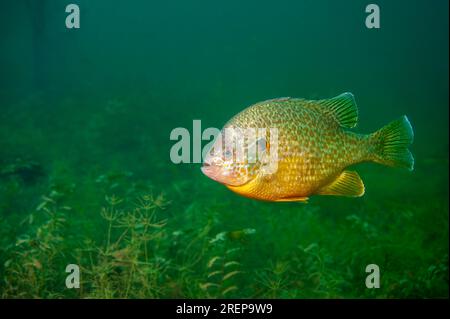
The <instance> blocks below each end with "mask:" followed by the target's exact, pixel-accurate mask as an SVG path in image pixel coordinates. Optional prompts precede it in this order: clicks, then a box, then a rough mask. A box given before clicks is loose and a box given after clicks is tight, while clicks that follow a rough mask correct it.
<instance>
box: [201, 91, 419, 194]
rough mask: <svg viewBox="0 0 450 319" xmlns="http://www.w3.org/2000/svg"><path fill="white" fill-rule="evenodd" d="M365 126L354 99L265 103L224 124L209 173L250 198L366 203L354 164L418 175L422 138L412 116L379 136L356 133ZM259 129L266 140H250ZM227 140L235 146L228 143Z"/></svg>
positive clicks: (207, 160) (208, 158)
mask: <svg viewBox="0 0 450 319" xmlns="http://www.w3.org/2000/svg"><path fill="white" fill-rule="evenodd" d="M357 122H358V107H357V105H356V101H355V97H354V95H353V94H352V93H350V92H345V93H342V94H340V95H338V96H335V97H333V98H329V99H321V100H307V99H303V98H291V97H283V98H276V99H271V100H266V101H263V102H259V103H256V104H253V105H251V106H249V107H248V108H246V109H244V110H243V111H241V112H239V113H238V114H236V115H235V116H234V117H232V118H231V119H230V120H229V121H228V122H227V123H226V124H225V125H224V127H223V129H222V130H221V131H220V134H219V135H218V137H217V138H216V139H215V140H214V141H213V142H212V143H211V144H212V146H211V147H210V149H209V150H208V152H206V153H205V156H204V157H203V159H204V160H203V165H202V167H201V171H202V172H203V174H205V175H206V176H207V177H209V178H210V179H212V180H214V181H216V182H219V183H221V184H223V185H225V186H226V187H227V188H228V189H230V190H231V191H233V192H235V193H237V194H239V195H242V196H244V197H248V198H251V199H256V200H263V201H271V202H307V201H308V199H309V197H311V196H313V195H334V196H346V197H361V196H363V195H364V193H365V186H364V183H363V181H362V179H361V177H360V176H359V174H358V173H357V172H356V171H354V170H351V169H348V167H350V166H352V165H354V164H358V163H361V162H375V163H378V164H382V165H386V166H391V167H402V168H406V169H407V170H409V171H412V170H413V169H414V157H413V155H412V153H411V152H410V150H409V149H408V147H409V146H410V145H411V144H412V143H413V139H414V132H413V128H412V126H411V123H410V121H409V120H408V117H407V116H406V115H403V116H401V117H400V118H399V119H397V120H394V121H393V122H391V123H389V124H387V125H386V126H384V127H382V128H381V129H379V130H377V131H376V132H374V133H371V134H360V133H356V132H353V131H352V130H351V129H352V128H354V127H355V126H356V125H357ZM252 130H253V132H259V131H263V134H257V133H253V135H252V134H249V133H246V132H252ZM272 131H273V132H275V133H272ZM227 132H232V133H227ZM227 134H228V137H229V138H228V140H232V141H234V142H231V143H230V142H225V143H224V140H225V141H226V140H227V139H226V136H227ZM230 136H232V138H230ZM249 136H252V137H253V138H249ZM272 137H273V139H272ZM236 141H240V142H236ZM250 150H256V151H252V152H250ZM242 154H243V155H242ZM255 154H256V155H255ZM238 155H239V156H238ZM273 167H275V169H273ZM268 168H271V169H268Z"/></svg>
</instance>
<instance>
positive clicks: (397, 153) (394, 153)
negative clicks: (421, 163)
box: [371, 115, 414, 171]
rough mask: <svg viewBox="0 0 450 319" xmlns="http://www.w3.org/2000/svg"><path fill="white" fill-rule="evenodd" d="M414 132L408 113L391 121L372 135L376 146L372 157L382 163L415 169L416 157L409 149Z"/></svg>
mask: <svg viewBox="0 0 450 319" xmlns="http://www.w3.org/2000/svg"><path fill="white" fill-rule="evenodd" d="M413 139H414V132H413V129H412V126H411V123H410V122H409V120H408V118H407V117H406V115H403V116H402V117H401V118H400V119H398V120H396V121H393V122H391V123H389V124H388V125H386V126H384V127H382V128H381V129H380V130H378V131H376V132H375V133H373V134H372V136H371V144H372V145H373V146H374V153H373V154H372V157H373V158H372V159H373V160H374V161H375V162H377V163H380V164H384V165H388V166H395V167H404V168H407V169H408V170H410V171H412V170H413V169H414V157H413V156H412V154H411V152H410V151H409V149H408V146H409V145H411V143H412V142H413Z"/></svg>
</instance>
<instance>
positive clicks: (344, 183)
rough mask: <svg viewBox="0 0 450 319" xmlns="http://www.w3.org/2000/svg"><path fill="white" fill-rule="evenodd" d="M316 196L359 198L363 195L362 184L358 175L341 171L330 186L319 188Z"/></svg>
mask: <svg viewBox="0 0 450 319" xmlns="http://www.w3.org/2000/svg"><path fill="white" fill-rule="evenodd" d="M317 194H318V195H338V196H349V197H360V196H362V195H364V183H363V181H362V180H361V177H359V175H358V173H356V172H353V171H343V172H342V173H341V175H339V176H338V177H337V178H336V179H335V180H334V181H332V182H331V183H330V184H328V185H326V186H324V187H322V188H320V189H319V190H318V191H317Z"/></svg>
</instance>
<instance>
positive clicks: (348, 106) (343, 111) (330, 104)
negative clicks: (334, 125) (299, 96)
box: [316, 92, 358, 128]
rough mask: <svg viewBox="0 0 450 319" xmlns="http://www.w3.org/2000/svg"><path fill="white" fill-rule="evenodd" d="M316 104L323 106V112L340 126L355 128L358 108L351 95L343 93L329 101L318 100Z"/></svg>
mask: <svg viewBox="0 0 450 319" xmlns="http://www.w3.org/2000/svg"><path fill="white" fill-rule="evenodd" d="M316 103H317V104H319V105H321V106H323V108H324V112H326V113H328V114H330V115H331V116H333V118H334V119H335V120H336V121H337V122H338V123H339V125H340V126H342V127H346V128H352V127H355V126H356V123H357V122H358V107H357V106H356V102H355V97H354V96H353V94H352V93H350V92H345V93H342V94H341V95H338V96H336V97H333V98H331V99H326V100H318V101H316Z"/></svg>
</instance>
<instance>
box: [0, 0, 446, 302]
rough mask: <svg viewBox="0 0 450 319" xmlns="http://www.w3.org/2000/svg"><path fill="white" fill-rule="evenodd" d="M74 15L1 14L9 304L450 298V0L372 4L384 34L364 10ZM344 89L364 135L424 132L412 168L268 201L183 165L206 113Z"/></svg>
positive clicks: (1, 151) (147, 6)
mask: <svg viewBox="0 0 450 319" xmlns="http://www.w3.org/2000/svg"><path fill="white" fill-rule="evenodd" d="M71 2H73V3H76V4H78V5H79V7H80V28H79V29H67V28H66V27H65V19H66V16H67V15H68V13H65V6H66V5H67V4H68V2H67V1H57V0H48V1H45V0H42V1H37V0H36V1H25V0H19V1H3V2H2V3H1V4H0V111H1V112H0V295H1V296H2V297H4V298H25V297H27V298H90V297H96V298H229V297H234V298H236V297H237V298H241V297H245V298H253V297H262V298H448V240H449V235H448V229H449V221H448V204H449V203H448V151H449V150H448V146H449V144H448V115H449V114H448V105H449V100H448V86H449V83H448V72H449V65H448V54H449V52H448V1H445V0H435V1H431V2H430V1H425V0H414V1H406V0H405V1H404V0H401V1H400V0H399V1H379V0H377V1H375V3H377V4H378V5H379V7H380V23H381V24H380V26H381V28H380V29H368V28H366V26H365V24H364V21H365V19H366V16H367V15H368V14H367V13H365V7H366V5H367V4H369V3H370V2H368V1H359V0H358V1H325V0H320V1H311V0H302V1H272V2H264V1H248V2H247V1H246V2H245V3H244V1H165V2H156V1H143V0H142V1H138V0H134V1H106V0H105V1H104V0H96V1H87V0H76V1H75V0H74V1H71ZM346 91H350V92H352V93H353V94H354V95H355V97H356V101H357V104H358V107H359V123H358V127H357V129H356V130H357V131H358V132H361V133H369V132H373V131H375V130H377V129H379V128H380V127H382V126H383V125H385V124H387V123H388V122H390V121H392V120H394V119H396V118H398V117H399V116H401V115H403V114H406V115H407V116H408V118H409V119H410V121H411V123H412V125H413V127H414V133H415V141H414V144H413V145H412V147H411V150H412V152H413V154H414V157H415V170H414V171H413V172H408V171H406V170H401V169H393V168H388V167H384V166H380V165H377V164H371V163H367V164H360V165H358V166H356V167H355V168H354V169H356V170H357V171H358V172H359V173H360V175H361V177H362V179H363V180H364V183H365V186H366V194H365V195H364V197H361V198H342V197H331V196H326V197H319V196H316V197H312V198H311V200H310V201H309V203H308V204H302V203H267V202H258V201H254V200H250V199H246V198H243V197H239V196H238V195H236V194H234V193H232V192H230V191H229V190H227V189H226V188H225V187H224V186H222V185H220V184H218V183H216V182H214V181H212V180H210V179H208V178H207V177H205V176H204V175H203V174H201V172H200V169H199V168H200V164H178V165H176V164H173V163H172V162H171V160H170V156H169V152H170V149H171V147H172V145H173V144H174V141H171V140H170V139H169V135H170V132H171V131H172V129H174V128H176V127H185V128H187V129H188V130H189V131H190V132H192V121H193V120H195V119H198V120H201V121H202V128H207V127H218V128H220V127H221V126H222V125H223V124H224V123H225V122H226V121H227V120H228V119H229V118H231V116H233V115H234V114H236V113H237V112H238V111H240V110H242V109H243V108H244V107H246V106H248V105H251V104H252V103H255V102H258V101H262V100H265V99H269V98H275V97H280V96H292V97H304V98H310V99H314V98H328V97H333V96H336V95H338V94H340V93H342V92H346ZM204 144H206V142H204ZM68 264H77V265H78V266H79V267H80V274H81V287H80V288H79V289H69V288H67V287H66V285H65V280H66V276H67V275H68V273H66V272H65V270H66V266H67V265H68ZM369 264H376V265H378V266H379V269H380V288H374V289H369V288H367V287H366V285H365V281H366V277H367V276H368V275H369V274H368V273H366V271H365V269H366V266H367V265H369Z"/></svg>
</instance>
